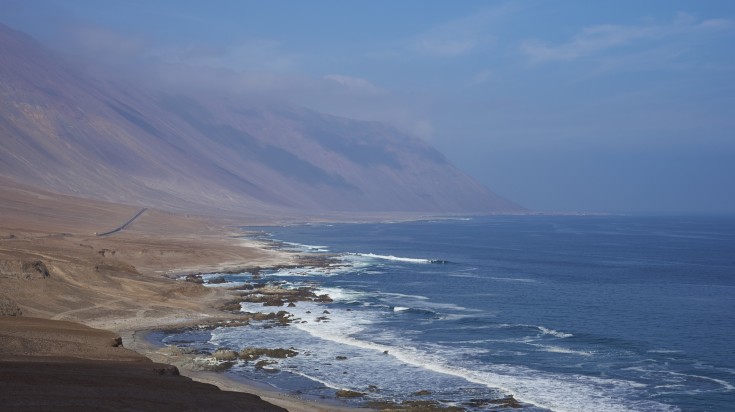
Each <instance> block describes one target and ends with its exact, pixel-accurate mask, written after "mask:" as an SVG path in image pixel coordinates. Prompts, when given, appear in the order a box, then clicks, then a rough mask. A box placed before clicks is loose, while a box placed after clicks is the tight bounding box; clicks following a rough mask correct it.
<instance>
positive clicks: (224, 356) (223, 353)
mask: <svg viewBox="0 0 735 412" xmlns="http://www.w3.org/2000/svg"><path fill="white" fill-rule="evenodd" d="M212 356H213V357H214V358H215V359H217V360H218V361H234V360H237V352H235V351H234V350H229V349H217V350H216V351H214V353H213V354H212Z"/></svg>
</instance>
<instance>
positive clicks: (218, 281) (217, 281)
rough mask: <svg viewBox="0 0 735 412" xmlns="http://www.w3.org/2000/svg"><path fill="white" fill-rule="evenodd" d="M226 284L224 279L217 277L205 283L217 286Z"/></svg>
mask: <svg viewBox="0 0 735 412" xmlns="http://www.w3.org/2000/svg"><path fill="white" fill-rule="evenodd" d="M226 282H227V281H226V280H225V278H224V277H222V276H219V277H216V278H212V279H209V281H208V282H207V283H209V284H210V285H219V284H222V283H226Z"/></svg>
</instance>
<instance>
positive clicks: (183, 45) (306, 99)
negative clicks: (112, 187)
mask: <svg viewBox="0 0 735 412" xmlns="http://www.w3.org/2000/svg"><path fill="white" fill-rule="evenodd" d="M0 21H2V22H3V23H5V24H8V25H10V26H11V27H14V28H17V29H20V30H23V31H25V32H27V33H29V34H31V35H33V36H34V37H36V38H38V39H39V40H41V41H42V42H43V43H45V44H48V45H50V46H52V47H54V48H57V49H61V50H63V51H64V52H66V53H73V54H75V55H77V56H79V57H80V58H88V57H90V56H94V58H95V59H98V60H100V61H102V62H104V63H105V64H107V67H122V68H124V69H125V70H126V71H127V72H128V73H130V74H134V75H139V76H145V77H146V78H149V79H152V81H155V82H157V83H159V84H165V85H166V86H168V87H190V88H199V89H203V90H207V89H211V90H215V91H220V92H221V91H229V92H237V93H242V94H244V95H249V96H255V97H256V98H266V97H267V98H272V99H286V100H290V101H293V102H295V103H298V104H302V105H305V106H308V107H313V108H316V109H319V110H322V111H326V112H329V113H334V114H339V115H344V116H349V117H354V118H360V119H370V120H380V121H385V122H389V123H391V124H394V125H396V126H397V127H399V128H401V129H402V130H406V131H410V132H411V133H414V134H417V135H419V136H421V137H423V138H425V139H426V140H428V141H429V142H431V143H432V144H434V145H435V146H436V147H437V148H438V149H439V150H441V151H443V152H444V153H445V154H447V155H448V156H449V158H450V159H452V160H453V161H454V162H455V163H456V164H457V165H458V166H459V167H460V168H462V169H464V170H465V171H467V172H468V173H469V174H471V175H472V176H474V177H475V178H477V179H478V180H480V181H481V182H483V183H485V184H486V185H488V186H489V187H490V188H491V189H493V190H494V191H496V192H498V193H499V194H501V195H503V196H506V197H508V198H510V199H512V200H514V201H516V202H519V203H521V204H523V205H524V206H526V207H529V208H533V209H541V210H581V211H626V212H661V211H662V212H715V213H723V212H726V213H727V212H729V213H735V182H734V180H735V1H732V0H724V1H686V2H684V1H671V0H666V1H663V0H662V1H652V0H645V1H641V0H637V1H609V2H601V1H600V2H598V1H586V0H585V1H514V2H510V1H505V2H504V1H426V0H418V1H408V0H401V1H393V0H391V1H375V0H371V1H274V0H268V1H239V0H233V1H223V0H218V1H203V0H202V1H181V0H178V1H155V0H145V1H138V0H125V1H122V0H120V1H113V0H105V1H100V0H88V1H84V0H75V1H60V0H53V1H51V0H49V1H42V0H23V1H12V0H0Z"/></svg>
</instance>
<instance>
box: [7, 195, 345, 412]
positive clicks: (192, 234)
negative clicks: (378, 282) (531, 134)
mask: <svg viewBox="0 0 735 412" xmlns="http://www.w3.org/2000/svg"><path fill="white" fill-rule="evenodd" d="M138 210H139V208H138V207H134V206H126V205H117V204H110V203H106V202H100V201H91V200H82V199H78V198H74V197H70V196H64V195H57V194H54V193H50V192H42V191H37V190H33V189H29V188H25V187H14V186H12V185H4V186H0V311H1V312H0V315H11V314H19V312H22V316H20V317H17V316H15V317H6V316H0V331H2V334H0V368H1V369H2V372H1V373H0V375H1V376H2V384H3V385H6V384H7V385H8V386H7V387H8V388H12V390H11V391H6V390H3V394H4V395H0V396H3V397H0V405H10V404H9V403H8V402H11V401H12V402H16V403H15V404H13V405H15V406H17V407H16V408H11V409H14V410H65V409H64V408H67V409H68V410H72V409H75V410H79V408H76V407H75V406H74V405H79V406H80V408H81V409H85V408H86V407H87V406H90V405H93V404H95V405H98V407H100V408H101V410H125V409H128V410H187V409H186V407H185V404H187V403H188V404H190V405H199V406H200V407H196V406H190V407H189V409H188V410H227V409H230V410H235V409H233V408H231V407H226V408H225V407H223V408H215V407H212V409H207V408H205V407H203V406H202V405H203V404H199V403H196V402H198V401H197V400H196V399H194V398H197V397H199V398H201V399H203V400H206V401H207V402H210V401H211V402H212V405H220V406H225V405H228V404H227V402H235V403H233V404H232V405H239V406H238V407H237V408H239V409H236V410H269V409H263V408H265V407H266V406H264V405H265V404H260V403H257V402H261V401H259V400H258V398H257V397H247V396H245V395H244V394H245V393H255V394H257V395H259V396H260V397H261V398H263V399H265V400H267V401H268V402H270V403H272V404H276V405H280V406H282V407H285V408H286V409H288V410H290V411H341V410H345V411H347V410H356V409H354V408H348V407H343V406H341V405H339V404H336V403H335V404H332V403H318V402H313V401H306V400H302V399H299V398H297V397H295V396H290V395H287V394H283V393H278V392H276V391H272V390H268V389H266V388H264V387H261V386H258V385H249V384H248V383H247V382H241V381H234V380H231V379H228V378H227V377H226V376H225V375H223V374H221V373H215V372H205V371H195V370H187V369H186V368H184V367H179V368H178V370H179V371H180V373H181V374H182V375H185V376H187V377H189V378H191V380H190V379H185V378H182V377H180V376H174V377H172V376H168V375H167V374H168V373H169V372H170V371H169V372H166V371H168V369H166V366H165V365H163V364H162V363H160V364H159V363H155V362H166V361H168V360H169V359H168V358H167V357H166V356H165V355H162V354H161V352H160V348H157V347H155V346H153V345H151V344H150V343H149V342H148V341H147V340H146V339H145V338H144V336H145V333H144V332H140V331H147V330H152V329H156V328H164V327H171V326H176V325H182V324H186V323H187V322H200V321H201V322H204V321H212V320H215V319H223V320H224V319H228V318H229V319H237V318H238V315H236V314H228V313H225V312H222V311H220V310H218V307H219V306H221V305H222V304H223V303H225V302H227V301H229V300H231V299H232V298H233V297H234V296H233V295H232V292H231V291H228V290H225V289H222V288H205V287H203V286H201V285H198V284H194V283H191V282H185V281H181V280H176V279H175V277H176V275H180V274H189V273H206V272H215V271H235V270H242V269H246V268H252V267H256V266H257V267H269V266H270V267H272V266H277V265H288V264H294V263H295V262H296V261H295V256H294V255H293V254H290V253H284V252H280V251H275V250H270V249H267V248H265V247H264V245H263V244H261V243H259V242H256V241H251V240H243V239H242V238H241V237H240V236H241V235H242V234H243V233H242V232H240V231H239V230H238V229H236V228H235V227H234V226H232V225H233V224H234V223H235V222H236V221H234V220H231V219H230V220H228V219H223V218H217V219H215V218H210V217H202V216H191V215H176V214H172V213H167V212H161V211H156V210H148V211H146V212H145V213H144V214H143V215H142V216H141V217H140V218H138V219H137V220H135V221H134V222H133V223H132V224H131V225H130V226H129V227H127V228H126V229H125V230H123V231H121V232H118V233H115V234H113V235H110V236H106V237H99V236H95V232H104V231H105V230H109V229H111V228H114V227H116V226H117V225H119V224H121V223H122V222H125V221H126V220H127V219H129V218H130V217H131V216H132V215H134V214H135V213H136V212H137V211H138ZM237 223H240V224H242V223H247V222H237ZM32 318H35V319H32ZM90 328H96V329H90ZM118 336H121V337H122V338H123V339H122V342H123V345H122V347H120V346H113V344H112V343H111V342H113V341H114V340H115V338H116V337H118ZM70 342H71V343H70ZM131 349H132V350H131ZM143 355H145V356H143ZM151 359H152V361H153V362H152V361H151ZM141 365H144V366H143V367H142V368H141ZM150 365H161V366H155V368H154V369H156V370H157V371H159V372H160V371H163V372H160V374H159V372H156V373H151V368H152V367H151V366H150ZM24 382H25V384H24ZM115 382H118V383H120V382H131V383H130V385H129V386H128V387H126V388H127V390H128V392H124V391H123V392H119V391H118V389H120V388H117V387H116V386H115V384H114V383H115ZM197 382H204V383H206V384H204V383H197ZM89 385H92V387H91V388H93V389H90V386H89ZM95 385H96V386H95ZM126 385H127V384H126ZM197 385H200V386H197ZM212 385H214V386H212ZM215 386H216V387H218V388H220V389H223V390H224V391H219V390H217V389H216V388H215ZM90 391H93V392H95V395H94V396H92V395H90ZM116 391H118V392H116ZM134 392H135V393H137V394H138V395H135V396H133V395H131V393H134ZM105 399H107V401H105ZM126 399H134V400H133V401H131V402H133V404H131V405H132V406H131V405H128V404H126V403H125V402H127V401H126ZM162 400H163V401H162ZM23 402H26V403H23ZM34 402H35V403H34ZM39 402H40V403H39ZM44 402H46V403H44ZM80 402H81V403H80ZM191 402H193V403H191ZM217 402H224V403H217ZM243 402H244V403H243ZM247 402H251V403H252V404H253V405H256V406H255V407H254V409H247V408H246V407H245V406H243V405H245V404H246V403H247ZM253 402H255V403H253ZM174 404H175V405H176V408H173V407H172V408H171V409H167V408H168V406H170V405H174ZM22 405H26V406H27V407H26V409H24V408H23V407H21V406H22ZM33 405H36V407H35V408H34V407H33ZM39 405H40V406H39ZM44 405H46V406H44ZM126 405H127V406H126ZM167 405H168V406H167ZM86 409H90V408H86ZM272 410H279V409H277V408H276V409H272Z"/></svg>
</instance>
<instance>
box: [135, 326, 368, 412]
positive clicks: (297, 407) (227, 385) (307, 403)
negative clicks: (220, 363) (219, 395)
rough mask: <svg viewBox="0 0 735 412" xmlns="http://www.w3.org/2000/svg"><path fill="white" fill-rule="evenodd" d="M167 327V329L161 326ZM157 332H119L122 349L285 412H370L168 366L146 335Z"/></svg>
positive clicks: (216, 374) (223, 375)
mask: <svg viewBox="0 0 735 412" xmlns="http://www.w3.org/2000/svg"><path fill="white" fill-rule="evenodd" d="M162 326H170V325H162ZM158 330H160V329H156V328H147V329H141V330H128V331H123V332H121V335H122V338H123V345H124V346H125V347H126V348H128V349H131V350H134V351H135V352H137V353H140V354H141V355H143V356H145V357H147V358H149V359H151V360H153V361H154V362H161V363H167V364H171V365H174V366H176V367H178V368H179V371H180V372H181V374H182V375H184V376H186V377H188V378H191V379H193V380H195V381H197V382H202V383H208V384H211V385H214V386H217V387H218V388H220V389H221V390H223V391H232V392H244V393H250V394H253V395H257V396H259V397H260V398H261V399H263V400H264V401H266V402H269V403H272V404H274V405H277V406H280V407H283V408H286V409H288V410H289V412H331V411H334V412H360V411H362V412H371V411H376V410H375V409H369V408H357V407H352V406H348V405H346V404H344V403H342V402H340V401H339V399H324V400H312V399H304V398H301V397H299V396H297V395H292V394H289V393H287V392H285V391H281V390H278V389H276V388H273V387H270V386H268V385H267V384H264V383H261V382H258V381H251V380H248V379H245V378H237V379H236V378H232V377H230V376H228V374H227V373H226V372H215V371H195V370H192V369H190V368H186V367H182V366H180V365H179V364H177V362H171V357H170V356H167V355H165V354H162V353H161V351H160V350H161V349H163V348H164V347H163V346H159V345H156V344H155V343H154V342H153V341H151V340H150V338H149V337H148V335H150V334H151V333H153V332H156V331H158Z"/></svg>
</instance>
